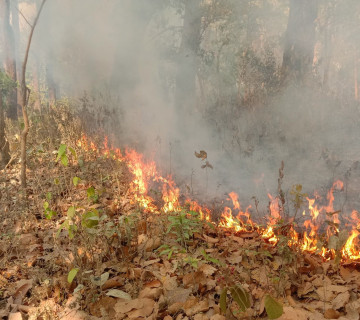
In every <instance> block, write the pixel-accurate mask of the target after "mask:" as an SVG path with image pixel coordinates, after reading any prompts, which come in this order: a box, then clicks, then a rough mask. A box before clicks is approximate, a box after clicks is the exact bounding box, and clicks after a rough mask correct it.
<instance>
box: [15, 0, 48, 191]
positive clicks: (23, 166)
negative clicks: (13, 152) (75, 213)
mask: <svg viewBox="0 0 360 320" xmlns="http://www.w3.org/2000/svg"><path fill="white" fill-rule="evenodd" d="M45 2H46V0H42V2H41V5H40V8H39V10H38V12H37V15H36V17H35V20H34V22H33V24H32V26H31V30H30V35H29V39H28V42H27V46H26V51H25V57H24V61H23V64H22V69H21V81H20V90H21V101H20V105H21V110H22V115H23V118H24V129H23V131H22V132H21V175H20V179H21V186H22V187H23V188H26V138H27V135H28V133H29V117H28V114H27V102H28V93H29V89H28V88H27V86H26V81H25V80H26V79H25V76H26V66H27V62H28V58H29V51H30V46H31V40H32V37H33V34H34V30H35V27H36V24H37V22H38V20H39V17H40V14H41V11H42V9H43V7H44V4H45Z"/></svg>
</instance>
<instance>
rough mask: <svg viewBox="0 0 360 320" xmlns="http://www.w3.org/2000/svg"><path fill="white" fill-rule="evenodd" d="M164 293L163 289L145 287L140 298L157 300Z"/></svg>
mask: <svg viewBox="0 0 360 320" xmlns="http://www.w3.org/2000/svg"><path fill="white" fill-rule="evenodd" d="M162 293H163V289H162V288H150V287H145V288H144V289H142V290H141V291H140V293H139V298H149V299H154V300H155V299H157V298H159V297H160V296H161V294H162Z"/></svg>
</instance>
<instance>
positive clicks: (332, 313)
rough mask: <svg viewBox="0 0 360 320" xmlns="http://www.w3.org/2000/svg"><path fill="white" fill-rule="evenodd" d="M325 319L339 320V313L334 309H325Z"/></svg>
mask: <svg viewBox="0 0 360 320" xmlns="http://www.w3.org/2000/svg"><path fill="white" fill-rule="evenodd" d="M324 318H325V319H339V318H340V313H339V312H338V311H336V310H334V309H327V310H326V311H325V313H324Z"/></svg>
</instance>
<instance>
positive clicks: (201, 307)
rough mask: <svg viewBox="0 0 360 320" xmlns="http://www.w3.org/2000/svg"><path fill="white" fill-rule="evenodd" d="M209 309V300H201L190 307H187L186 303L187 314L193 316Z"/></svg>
mask: <svg viewBox="0 0 360 320" xmlns="http://www.w3.org/2000/svg"><path fill="white" fill-rule="evenodd" d="M208 310H209V302H208V301H207V300H203V301H200V302H199V303H196V304H195V305H194V306H192V307H190V308H186V307H185V305H184V311H185V313H186V315H187V316H189V317H190V316H193V315H195V314H197V313H200V312H206V311H208Z"/></svg>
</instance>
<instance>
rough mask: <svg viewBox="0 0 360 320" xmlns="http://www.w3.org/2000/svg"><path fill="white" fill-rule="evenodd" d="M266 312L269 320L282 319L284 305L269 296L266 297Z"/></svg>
mask: <svg viewBox="0 0 360 320" xmlns="http://www.w3.org/2000/svg"><path fill="white" fill-rule="evenodd" d="M265 310H266V313H267V315H268V317H269V319H277V318H280V317H281V315H282V314H283V306H282V304H281V303H280V302H278V301H277V300H275V299H274V298H273V297H272V296H271V295H269V294H267V295H266V296H265Z"/></svg>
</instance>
